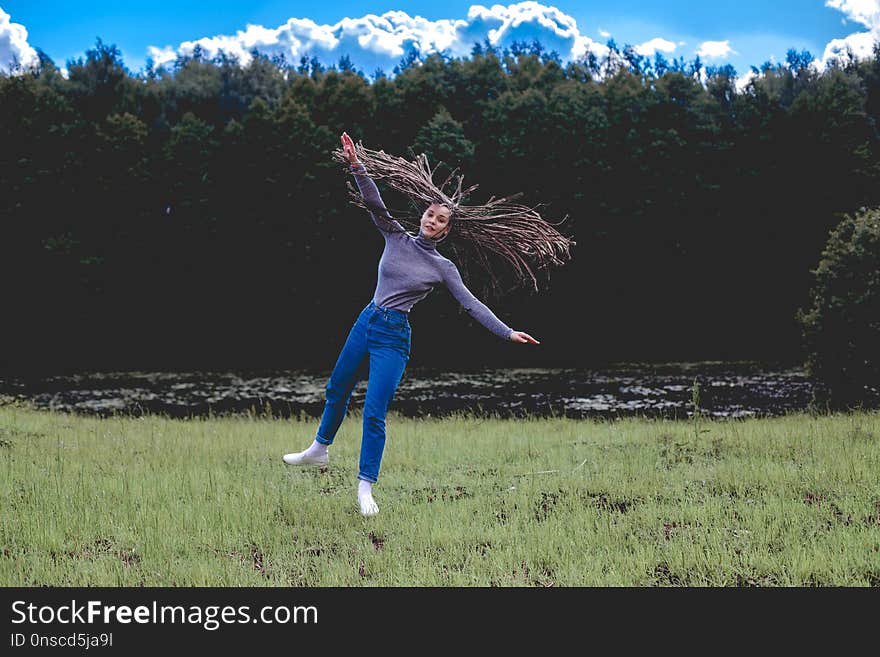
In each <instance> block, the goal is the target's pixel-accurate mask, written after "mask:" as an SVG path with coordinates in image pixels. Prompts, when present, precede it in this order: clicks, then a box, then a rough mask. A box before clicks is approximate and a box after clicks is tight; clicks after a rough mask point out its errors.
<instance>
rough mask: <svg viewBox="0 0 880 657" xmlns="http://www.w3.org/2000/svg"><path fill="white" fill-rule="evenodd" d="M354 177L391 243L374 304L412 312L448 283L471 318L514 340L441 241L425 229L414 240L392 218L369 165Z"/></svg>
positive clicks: (381, 261) (387, 243) (356, 167)
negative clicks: (443, 252)
mask: <svg viewBox="0 0 880 657" xmlns="http://www.w3.org/2000/svg"><path fill="white" fill-rule="evenodd" d="M351 171H352V173H354V177H355V180H356V181H357V186H358V189H360V192H361V195H363V197H364V203H365V204H366V206H367V208H368V209H369V210H370V215H371V216H372V217H373V223H375V224H376V227H377V228H378V229H379V231H380V232H381V233H382V236H383V237H384V238H385V250H384V251H383V252H382V257H381V258H380V259H379V279H378V281H377V283H376V291H375V293H374V294H373V303H376V304H378V305H380V306H384V307H385V308H394V309H395V310H402V311H404V312H409V311H410V309H411V308H412V307H413V305H415V304H416V303H417V302H419V301H421V300H422V299H424V298H425V297H426V296H428V293H429V292H430V291H431V290H433V289H434V286H435V285H438V284H439V283H443V284H444V285H445V286H446V288H447V289H448V290H449V292H450V293H451V294H452V296H453V297H455V299H456V300H457V301H458V302H459V303H460V304H461V305H462V307H463V308H464V309H465V311H467V313H468V315H470V316H471V317H473V318H474V319H475V320H477V321H478V322H479V323H480V324H482V325H483V326H485V327H486V328H487V329H489V330H490V331H491V332H492V333H494V334H495V335H497V336H498V337H499V338H501V339H503V340H508V339H510V334H511V333H512V332H513V329H511V328H510V327H509V326H507V324H505V323H504V322H502V321H501V320H500V319H498V318H497V317H496V316H495V315H494V313H493V312H492V311H491V310H489V308H488V307H487V306H486V305H485V304H484V303H482V302H481V301H480V300H479V299H477V298H476V297H475V296H474V295H473V294H471V292H470V290H468V289H467V287H465V285H464V282H463V281H462V280H461V274H460V273H459V271H458V267H456V266H455V263H453V262H452V261H451V260H449V259H448V258H445V257H443V256H442V255H441V254H440V253H439V252H438V251H437V243H436V241H435V240H433V239H431V238H430V237H426V236H425V235H424V234H423V233H422V229H421V228H419V234H418V236H416V237H413V236H412V235H410V234H409V233H407V232H406V229H405V228H404V227H403V226H401V225H400V223H399V222H397V221H395V220H394V219H393V218H392V217H391V214H390V213H389V212H388V209H387V208H386V207H385V204H384V203H383V202H382V197H381V196H379V190H378V188H377V187H376V183H374V182H373V179H372V178H370V177H369V176H367V175H365V174H366V170H365V169H364V166H363V164H358V165H351Z"/></svg>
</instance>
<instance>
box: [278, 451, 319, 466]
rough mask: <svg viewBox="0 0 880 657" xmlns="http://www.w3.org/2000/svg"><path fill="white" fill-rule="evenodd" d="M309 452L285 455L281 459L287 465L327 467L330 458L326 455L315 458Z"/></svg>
mask: <svg viewBox="0 0 880 657" xmlns="http://www.w3.org/2000/svg"><path fill="white" fill-rule="evenodd" d="M308 451H309V450H305V451H302V452H295V453H293V454H285V455H284V456H282V457H281V458H282V459H283V460H284V462H285V463H286V464H287V465H327V463H329V461H330V458H329V456H328V455H327V454H326V453H325V454H318V455H314V456H313V455H310V454H309V453H308Z"/></svg>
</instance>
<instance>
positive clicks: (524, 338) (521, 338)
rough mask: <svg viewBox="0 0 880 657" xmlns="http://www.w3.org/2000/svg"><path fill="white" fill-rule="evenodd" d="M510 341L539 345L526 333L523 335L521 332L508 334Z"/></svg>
mask: <svg viewBox="0 0 880 657" xmlns="http://www.w3.org/2000/svg"><path fill="white" fill-rule="evenodd" d="M510 340H511V341H512V342H525V343H528V344H541V343H540V342H538V341H537V340H535V338H533V337H532V336H531V335H529V334H528V333H523V332H522V331H514V332H513V333H511V334H510Z"/></svg>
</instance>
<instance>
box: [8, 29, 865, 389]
mask: <svg viewBox="0 0 880 657" xmlns="http://www.w3.org/2000/svg"><path fill="white" fill-rule="evenodd" d="M609 46H610V47H611V52H610V55H609V56H608V57H607V58H604V59H595V58H594V57H590V58H589V59H585V60H582V61H576V62H570V63H563V62H562V61H561V60H560V58H559V56H558V55H557V54H556V53H555V52H546V51H545V50H544V49H543V48H542V47H541V46H540V44H538V43H532V44H515V45H514V46H513V47H511V48H507V49H504V50H496V49H493V48H491V47H490V46H488V44H486V45H475V46H474V48H473V51H472V53H471V55H470V56H469V57H467V58H457V59H456V58H451V57H448V56H445V55H443V54H432V55H430V56H424V57H423V56H420V55H419V54H418V53H415V52H413V53H412V54H411V55H410V56H408V57H407V58H405V59H404V60H402V61H401V62H400V64H399V65H398V66H397V67H396V68H395V70H394V72H393V75H385V74H382V73H381V72H380V71H377V72H375V73H373V74H370V75H365V74H364V73H363V72H362V71H358V70H355V69H354V68H353V67H352V65H351V63H350V61H349V60H348V59H347V58H345V57H343V58H342V59H341V60H340V61H339V62H337V63H335V64H333V65H324V64H322V63H321V62H319V61H317V60H316V59H308V58H303V59H302V60H300V61H299V62H298V63H289V62H286V61H285V60H283V59H279V58H272V59H270V58H268V57H266V56H263V55H260V54H259V53H254V55H255V57H254V59H253V60H252V61H251V62H250V63H249V64H248V65H247V66H241V65H240V64H239V62H237V61H236V60H234V59H232V58H228V57H226V56H221V57H219V58H214V59H208V58H206V57H204V56H203V55H202V54H201V53H200V52H199V51H198V50H197V51H196V52H195V53H194V54H193V55H192V56H191V57H185V58H184V57H181V58H178V60H177V61H176V62H175V63H174V64H173V65H171V66H168V67H167V68H158V69H151V70H149V72H146V73H140V74H133V73H132V72H131V71H129V70H128V69H127V68H126V67H125V64H124V62H123V61H122V58H121V55H120V53H119V51H118V49H117V48H116V47H115V46H112V45H107V44H105V43H103V42H101V41H100V40H99V41H98V42H97V44H96V46H95V47H94V48H93V49H90V50H89V51H88V52H87V54H86V56H85V57H84V58H82V59H80V60H77V61H70V62H68V63H67V68H68V77H67V78H64V77H62V75H61V73H60V71H59V69H58V68H57V67H56V65H55V64H54V63H53V62H52V61H51V60H50V59H49V58H48V57H46V56H45V55H44V54H42V53H41V64H40V67H39V69H38V70H35V71H30V72H26V73H23V74H17V75H4V76H0V144H2V146H0V222H2V223H0V225H2V239H0V249H2V252H0V259H2V265H0V266H2V272H0V275H2V280H3V288H4V295H3V296H4V312H3V323H2V326H3V331H2V336H0V337H2V342H0V344H2V349H0V367H2V368H3V369H5V370H9V371H13V372H30V373H36V372H41V373H49V372H55V371H70V370H76V369H90V370H96V369H147V368H149V369H186V368H213V369H221V368H267V367H268V368H278V369H289V368H298V367H322V368H330V367H332V364H333V361H334V359H335V357H336V354H337V353H338V350H339V347H340V345H341V344H342V342H343V341H344V339H345V336H346V334H347V332H348V329H349V328H350V326H351V323H352V322H353V321H354V319H355V318H356V316H357V314H358V313H359V312H360V310H361V309H362V308H363V307H364V306H365V305H366V304H367V302H368V301H369V300H370V298H371V296H372V293H373V289H374V286H375V282H376V266H377V262H378V259H379V256H380V254H381V250H382V246H383V240H382V237H381V236H380V235H379V234H378V233H377V232H376V229H375V228H374V226H373V224H372V222H371V221H370V219H369V216H367V214H366V213H365V212H364V211H363V210H360V209H358V208H356V207H354V206H353V205H351V204H350V203H349V201H348V198H347V190H346V181H347V180H350V176H348V175H347V174H346V172H345V169H344V167H342V166H340V164H339V163H338V162H336V161H334V160H333V158H332V157H331V153H332V151H333V150H334V149H336V148H338V146H339V135H340V134H341V133H342V131H343V130H344V131H347V132H348V133H349V134H350V135H351V136H352V137H353V138H354V139H355V140H361V141H362V142H363V144H364V145H365V146H368V147H369V148H374V149H380V148H381V149H384V150H385V151H386V152H388V153H394V154H397V155H401V156H410V155H411V154H413V153H421V152H424V153H426V154H427V155H428V156H429V158H430V160H431V161H432V162H442V163H443V164H442V166H441V168H442V167H447V168H453V167H459V168H460V171H461V172H462V173H463V174H464V177H465V183H466V184H475V183H477V184H479V188H478V190H477V191H476V192H475V193H474V197H475V198H476V199H477V200H485V199H487V198H489V197H490V196H493V195H494V196H504V195H510V194H514V193H517V192H521V193H522V196H521V197H520V201H521V202H523V203H526V204H529V205H533V206H534V205H538V204H540V205H541V212H542V215H543V216H544V218H545V219H547V220H548V221H554V222H558V221H562V220H563V219H565V221H564V222H562V223H561V224H559V227H558V229H559V230H560V232H562V233H563V234H565V235H567V236H570V237H572V238H573V239H574V240H575V241H576V242H577V245H576V246H575V247H573V248H572V260H571V262H570V263H568V264H567V265H566V266H565V267H562V268H559V269H554V270H552V271H550V272H549V276H544V277H543V278H542V279H541V286H540V290H539V291H537V292H536V291H535V290H533V289H531V290H530V289H527V288H520V289H512V290H508V291H506V292H505V293H504V294H499V293H497V292H495V291H493V290H491V289H490V288H489V287H488V286H487V285H486V281H483V280H481V278H480V273H479V270H477V269H466V268H463V270H462V273H463V274H465V281H466V283H467V284H468V285H469V287H470V289H471V290H472V291H473V292H474V294H476V295H477V296H478V297H479V298H481V299H482V300H483V301H484V302H485V303H487V305H489V306H490V307H491V308H492V309H493V311H494V312H495V313H496V314H497V315H498V316H499V317H500V318H501V319H503V320H504V321H505V322H506V323H507V324H509V325H510V326H511V327H513V328H514V329H517V330H522V331H527V332H529V333H530V334H531V335H533V336H535V337H536V338H538V339H539V340H540V341H541V345H540V346H538V347H534V346H528V345H520V344H512V343H504V342H502V341H500V340H498V339H497V338H496V337H494V336H493V335H491V334H489V333H488V332H487V331H486V330H485V329H484V328H483V327H482V326H480V325H478V324H476V323H474V322H472V321H471V320H470V319H469V318H468V316H467V315H465V314H464V313H463V312H461V311H460V309H459V308H458V305H457V304H456V302H455V301H454V299H452V297H451V296H450V295H449V293H448V292H447V291H446V290H445V289H442V288H438V289H436V290H435V291H434V292H433V293H432V294H431V295H429V296H428V298H427V299H425V300H424V301H422V302H421V303H419V304H418V305H417V306H416V307H415V308H414V309H413V312H412V319H411V321H412V326H413V339H412V363H413V364H418V365H430V366H449V367H452V366H456V367H462V366H472V365H486V366H551V365H552V366H571V367H576V366H593V365H600V364H603V363H607V362H610V361H646V362H666V361H682V360H741V359H746V360H760V361H772V362H788V363H799V362H803V361H804V353H803V343H802V337H801V330H800V327H799V325H798V322H797V320H796V315H797V313H798V310H799V309H800V308H804V307H805V306H806V305H807V304H808V303H809V293H810V287H811V285H812V282H813V273H812V271H811V270H813V269H815V268H816V266H817V263H818V262H819V259H820V256H821V253H822V250H823V248H824V246H825V244H826V242H827V240H828V237H829V233H830V231H831V230H832V229H833V228H834V227H835V226H836V225H837V224H838V223H839V222H840V221H841V219H842V217H843V215H844V214H845V213H852V212H856V211H857V210H858V209H859V208H861V207H863V206H867V207H871V206H875V205H877V204H878V203H880V186H878V184H877V183H878V179H880V157H878V155H880V150H878V149H880V130H878V119H880V48H875V51H874V57H873V58H872V59H868V60H863V61H857V60H855V59H854V58H852V57H850V58H847V59H844V60H842V61H837V62H836V63H834V64H833V65H832V66H831V67H829V68H828V69H827V70H825V71H824V72H822V73H817V72H816V70H815V69H814V67H812V66H811V60H812V58H811V56H810V54H809V53H807V52H801V53H798V52H795V51H793V50H792V51H789V53H788V57H787V59H786V61H785V62H783V63H777V64H772V63H770V62H768V63H766V64H764V65H763V66H761V67H758V68H756V69H754V73H755V75H754V77H753V78H752V79H751V81H750V82H749V83H748V84H747V85H746V86H745V87H744V88H742V89H737V87H736V85H735V82H736V72H735V71H734V70H733V69H732V68H731V67H729V66H726V67H707V66H705V65H704V64H703V63H702V62H700V61H699V60H694V61H690V62H687V61H684V60H683V59H678V60H672V61H667V60H665V59H664V58H663V57H662V56H660V55H658V56H655V57H654V58H651V59H647V58H644V57H641V56H639V55H637V54H636V53H635V52H634V51H633V49H632V48H631V47H623V48H619V47H617V46H616V45H615V44H614V43H613V42H612V43H609ZM380 190H382V192H383V195H384V197H385V202H386V204H387V205H388V206H389V208H391V209H392V212H394V209H395V208H397V209H399V211H400V212H401V213H407V212H409V213H411V212H413V211H414V209H412V208H408V207H407V206H406V200H405V199H403V198H398V197H395V196H394V195H393V194H391V193H390V192H387V193H386V190H383V189H382V187H381V184H380ZM417 210H418V211H419V212H420V209H417ZM444 248H445V247H444V246H441V251H444ZM447 255H449V257H452V255H451V254H448V253H447ZM453 259H454V258H453ZM463 265H464V263H463Z"/></svg>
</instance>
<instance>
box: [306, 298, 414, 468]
mask: <svg viewBox="0 0 880 657" xmlns="http://www.w3.org/2000/svg"><path fill="white" fill-rule="evenodd" d="M410 335H411V330H410V325H409V317H408V316H407V313H405V312H403V311H402V310H392V309H390V308H383V307H382V306H377V305H376V304H374V303H373V302H372V301H370V303H369V304H367V307H366V308H364V309H363V310H362V311H361V314H360V315H358V318H357V321H356V322H355V323H354V326H352V328H351V331H350V332H349V334H348V339H347V340H346V341H345V345H344V346H343V347H342V351H341V352H340V354H339V358H338V359H337V361H336V366H335V367H334V368H333V373H332V374H331V375H330V380H329V381H328V382H327V388H326V390H327V397H326V401H325V403H324V414H323V415H322V417H321V424H320V426H319V427H318V433H317V435H316V436H315V440H317V441H318V442H319V443H322V444H324V445H331V444H332V443H333V438H334V437H335V436H336V432H337V431H338V430H339V425H341V424H342V420H343V419H345V413H346V410H347V409H348V402H349V400H350V399H351V393H352V391H353V390H354V387H355V386H356V385H357V384H358V382H359V381H360V380H361V379H362V378H363V377H364V375H365V374H367V372H368V371H369V380H368V382H367V397H366V399H365V400H364V429H363V436H362V437H361V458H360V466H359V471H358V479H363V480H364V481H370V482H373V483H375V482H376V481H377V480H378V478H379V465H380V463H381V462H382V452H383V451H384V450H385V415H386V413H387V412H388V404H389V403H391V399H392V398H393V397H394V393H395V391H396V390H397V386H398V384H399V383H400V378H401V377H402V376H403V371H404V370H405V369H406V364H407V362H408V361H409V350H410Z"/></svg>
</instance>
